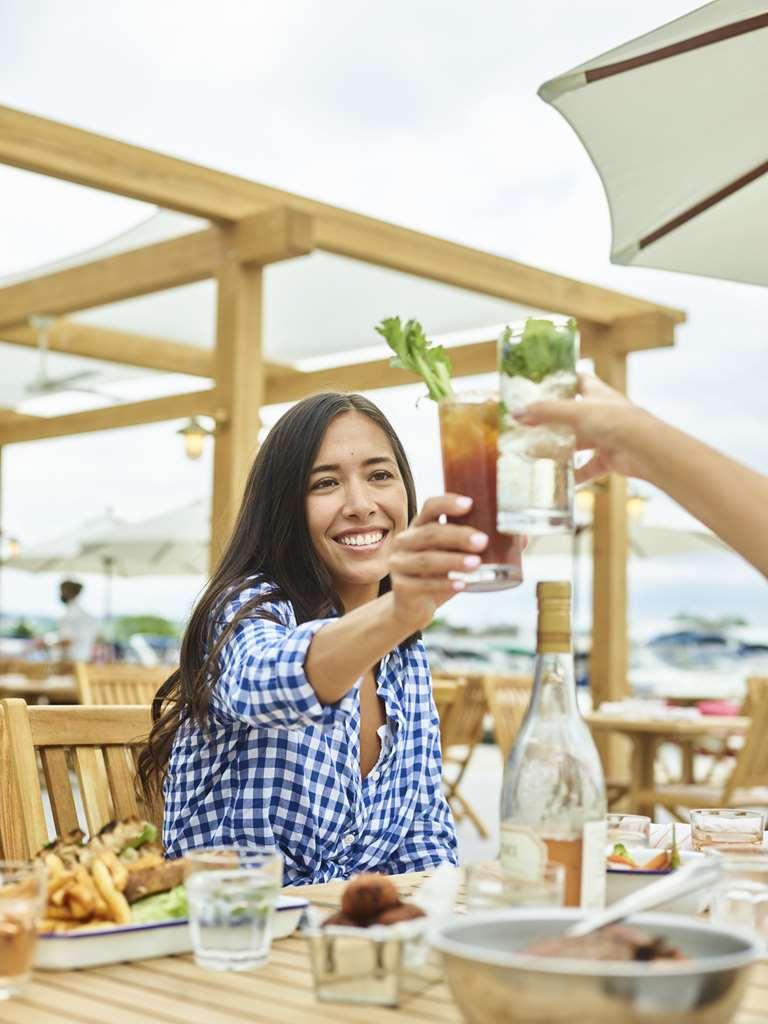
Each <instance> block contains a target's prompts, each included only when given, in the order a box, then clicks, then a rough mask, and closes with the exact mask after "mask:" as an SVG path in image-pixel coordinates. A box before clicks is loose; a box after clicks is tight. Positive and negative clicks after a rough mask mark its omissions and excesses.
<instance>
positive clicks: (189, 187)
mask: <svg viewBox="0 0 768 1024" xmlns="http://www.w3.org/2000/svg"><path fill="white" fill-rule="evenodd" d="M0 162H3V163H6V164H9V165H12V166H14V167H17V168H21V169H23V170H28V171H34V172H37V173H40V174H45V175H49V176H52V177H56V178H60V179H63V180H66V181H70V182H76V183H78V184H80V185H85V186H89V187H91V188H95V189H102V190H104V191H107V192H112V193H115V194H118V195H122V196H127V197H131V198H134V199H139V200H144V201H146V202H149V203H153V204H156V205H157V206H159V207H163V208H166V209H168V210H175V211H180V212H183V213H189V214H194V215H196V216H198V217H203V218H206V219H207V220H208V221H210V226H209V227H207V228H205V229H204V230H200V231H195V232H192V233H190V234H186V235H182V236H180V237H178V238H172V239H170V240H167V241H162V242H159V243H155V244H152V245H147V246H144V247H142V248H138V249H133V250H130V251H124V252H120V253H117V254H116V255H112V256H108V257H105V258H102V259H99V260H97V261H95V262H90V263H89V262H86V263H82V264H80V265H77V266H73V267H70V268H68V269H64V270H59V271H56V272H53V273H47V274H43V275H42V276H38V277H35V278H32V279H28V280H24V281H22V282H20V283H17V284H13V285H10V286H7V287H5V288H0V340H2V341H4V342H10V343H14V344H17V345H26V346H34V345H35V344H36V338H35V334H34V332H33V331H32V329H31V328H30V327H29V326H28V318H29V317H30V316H31V315H33V314H48V315H54V316H56V317H57V318H58V319H57V320H56V321H55V323H54V325H53V328H52V330H51V332H50V338H49V348H50V350H51V351H53V352H60V353H68V354H71V355H78V356H84V357H88V358H92V359H95V360H104V361H109V362H113V363H123V364H129V365H131V366H136V367H143V368H149V369H153V370H157V371H165V372H173V373H185V374H192V375H196V376H199V377H201V378H208V379H211V380H212V381H213V387H212V388H208V389H205V390H196V391H193V392H191V393H188V394H181V395H174V396H168V397H163V398H157V399H152V400H148V401H141V402H135V403H127V404H122V405H117V406H111V407H107V408H100V409H96V410H91V411H87V412H78V413H70V414H67V415H60V416H53V417H45V418H44V417H40V416H29V415H23V414H21V413H18V412H15V411H14V410H12V409H0V448H1V447H2V446H4V445H9V444H17V443H21V442H25V441H35V440H39V439H43V438H53V437H64V436H67V435H73V434H80V433H86V432H89V431H99V430H109V429H113V428H116V427H130V426H136V425H139V424H145V423H152V422H157V421H162V420H170V419H177V418H180V417H188V416H192V415H208V416H213V417H214V418H215V420H216V423H217V429H216V433H215V441H214V444H215V455H214V472H213V511H212V522H213V536H212V538H211V552H212V558H213V559H215V557H216V555H217V553H218V552H219V551H220V550H221V548H222V545H223V544H224V542H225V540H226V538H227V536H228V534H229V531H230V528H231V525H232V522H233V517H234V515H235V512H236V509H237V504H238V498H239V495H240V489H241V487H242V485H243V482H244V478H245V475H246V473H247V470H248V468H249V465H250V462H251V460H252V458H253V454H254V451H255V447H256V444H257V437H258V431H259V426H260V419H259V412H260V408H261V407H262V406H263V405H266V404H273V403H279V402H289V401H294V400H296V399H299V398H302V397H303V396H305V395H308V394H312V393H313V392H316V391H318V390H321V389H324V388H334V389H339V390H352V389H354V390H372V389H376V388H384V387H392V386H395V385H398V384H403V383H405V382H407V381H408V380H409V378H408V376H406V375H404V374H403V371H401V370H392V369H390V367H389V365H388V362H387V360H381V359H376V360H369V361H366V362H360V363H356V364H354V365H343V366H342V365H340V366H336V367H334V368H330V369H324V370H319V371H313V372H301V371H300V370H299V369H297V368H296V367H294V366H291V365H286V364H277V363H274V362H268V361H266V360H265V358H264V356H263V351H262V275H263V270H264V268H265V267H266V266H268V265H270V264H272V263H275V262H278V261H282V260H291V259H294V258H297V257H300V256H304V255H306V254H309V253H312V252H317V251H324V252H326V253H332V254H337V255H340V256H344V257H347V258H350V259H353V260H358V261H363V262H365V263H368V264H374V265H378V266H380V267H386V268H391V269H394V270H397V271H400V272H403V273H406V274H409V275H413V276H415V277H418V278H426V279H429V280H431V281H437V282H442V283H444V284H447V285H451V286H454V287H456V288H460V289H464V290H466V291H468V292H474V293H479V294H481V295H485V296H493V297H496V298H499V299H503V300H507V301H509V302H514V303H519V304H522V305H524V306H526V307H528V308H530V309H532V310H547V311H551V312H554V313H561V314H566V315H570V316H574V317H576V319H577V320H578V322H579V327H580V331H581V339H582V354H583V355H585V356H587V357H591V358H592V359H593V360H594V362H595V366H596V369H597V372H598V373H599V374H600V376H601V377H602V378H603V379H604V380H606V381H607V382H608V383H609V384H611V385H613V386H614V387H616V388H619V389H621V390H622V391H623V390H625V387H626V363H627V356H628V354H629V353H630V352H636V351H640V350H643V349H650V348H657V347H661V346H668V345H672V344H674V329H675V325H676V324H679V323H681V322H682V321H684V319H685V315H684V314H683V313H682V312H680V311H679V310H676V309H670V308H667V307H664V306H658V305H656V304H654V303H652V302H648V301H645V300H643V299H638V298H634V297H631V296H628V295H624V294H621V293H619V292H615V291H611V290H608V289H605V288H600V287H596V286H594V285H591V284H586V283H584V282H580V281H576V280H572V279H570V278H567V277H562V276H560V275H557V274H552V273H549V272H547V271H544V270H540V269H537V268H535V267H531V266H527V265H525V264H522V263H517V262H514V261H512V260H508V259H503V258H501V257H499V256H495V255H492V254H490V253H486V252H481V251H478V250H476V249H471V248H467V247H465V246H462V245H457V244H455V243H452V242H448V241H444V240H442V239H439V238H435V237H431V236H429V235H425V234H421V233H419V232H416V231H411V230H409V229H407V228H403V227H398V226H395V225H393V224H389V223H385V222H383V221H380V220H376V219H373V218H371V217H365V216H361V215H360V214H357V213H352V212H350V211H347V210H343V209H339V208H336V207H333V206H329V205H326V204H324V203H320V202H316V201H314V200H311V199H307V198H304V197H302V196H298V195H293V194H290V193H287V192H282V191H280V190H278V189H275V188H270V187H267V186H264V185H260V184H257V183H256V182H253V181H248V180H246V179H243V178H239V177H235V176H232V175H229V174H225V173H222V172H220V171H215V170H211V169H209V168H206V167H201V166H197V165H195V164H191V163H187V162H185V161H182V160H178V159H175V158H174V157H170V156H166V155H163V154H161V153H156V152H152V151H150V150H146V149H141V148H139V147H137V146H132V145H128V144H126V143H124V142H118V141H115V140H113V139H109V138H105V137H103V136H100V135H96V134H92V133H90V132H87V131H82V130H80V129H77V128H73V127H70V126H67V125H64V124H59V123H56V122H53V121H49V120H46V119H43V118H40V117H36V116H33V115H30V114H27V113H23V112H21V111H18V110H13V109H9V108H7V107H0ZM207 278H211V279H213V280H215V282H216V286H217V289H216V291H217V320H216V341H215V347H214V348H213V350H206V349H203V348H201V347H200V346H199V345H191V344H189V345H187V344H180V343H179V342H177V341H169V340H166V339H164V338H158V337H149V336H145V335H144V334H137V333H129V332H126V331H122V330H112V329H108V328H105V327H97V326H94V325H93V324H85V323H80V322H78V320H77V318H76V317H74V318H73V317H71V316H70V314H76V313H77V312H78V311H81V310H85V309H89V308H91V307H95V306H102V305H104V304H107V303H113V302H117V301H119V300H123V299H129V298H133V297H136V296H142V295H147V294H149V293H152V292H158V291H161V290H163V289H169V288H175V287H178V286H180V285H185V284H189V283H191V282H196V281H201V280H204V279H207ZM451 358H452V360H453V364H454V372H455V374H456V375H457V376H465V375H471V374H479V373H485V372H489V371H492V370H494V369H495V365H496V359H495V339H494V338H490V337H489V338H487V339H486V340H483V341H480V342H475V343H472V344H465V345H459V346H457V347H453V348H451ZM410 379H415V378H410ZM594 526H595V528H594V538H595V540H594V556H593V557H594V637H593V651H592V665H591V677H592V685H593V691H594V696H595V700H596V702H597V703H599V702H600V701H601V700H605V699H608V698H614V697H616V696H617V695H618V694H621V693H623V692H624V690H625V687H626V659H627V644H626V555H627V524H626V485H625V482H624V481H623V480H622V479H621V478H618V477H613V478H611V479H610V481H609V482H608V485H607V486H606V488H605V489H603V490H601V491H600V493H599V494H598V495H597V498H596V503H595V509H594Z"/></svg>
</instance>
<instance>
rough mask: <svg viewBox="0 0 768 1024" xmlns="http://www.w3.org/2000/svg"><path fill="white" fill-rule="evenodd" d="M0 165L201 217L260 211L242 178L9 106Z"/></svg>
mask: <svg viewBox="0 0 768 1024" xmlns="http://www.w3.org/2000/svg"><path fill="white" fill-rule="evenodd" d="M0 162H2V163H6V164H10V165H11V166H12V167H20V168H22V169H23V170H26V171H36V172H37V173H38V174H48V175H51V176H52V177H54V178H61V179H63V180H64V181H73V182H75V183H76V184H78V185H87V186H90V187H91V188H98V189H103V190H104V191H106V192H114V193H116V194H117V195H121V196H130V197H131V198H132V199H141V200H143V201H144V202H147V203H156V204H157V205H158V206H164V207H166V208H167V209H169V210H180V211H182V212H183V213H192V214H195V215H197V216H198V217H212V218H215V219H225V220H239V219H240V218H241V217H245V216H247V215H248V214H249V213H253V212H255V211H256V210H258V209H259V204H258V203H256V202H254V198H253V197H252V193H251V189H250V188H249V186H250V184H251V183H250V182H248V181H246V180H245V179H243V178H237V177H235V176H234V175H231V174H223V173H222V172H221V171H214V170H210V169H208V168H206V167H199V166H197V165H196V164H190V163H187V162H186V161H184V160H178V159H176V158H175V157H171V156H165V155H164V154H162V153H155V152H153V151H152V150H149V149H142V148H140V147H139V146H131V145H129V144H128V143H125V142H118V141H117V140H115V139H110V138H107V137H106V136H103V135H96V134H95V133H93V132H88V131H83V130H82V129H80V128H72V127H71V126H70V125H66V124H59V123H58V122H56V121H49V120H48V119H47V118H44V117H36V116H35V115H34V114H27V113H24V112H23V111H21V110H14V109H12V108H10V107H0Z"/></svg>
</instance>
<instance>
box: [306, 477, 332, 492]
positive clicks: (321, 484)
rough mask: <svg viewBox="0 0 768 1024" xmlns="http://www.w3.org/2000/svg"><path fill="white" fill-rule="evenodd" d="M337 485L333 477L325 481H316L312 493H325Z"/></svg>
mask: <svg viewBox="0 0 768 1024" xmlns="http://www.w3.org/2000/svg"><path fill="white" fill-rule="evenodd" d="M335 483H336V481H335V480H333V479H331V477H326V478H325V479H324V480H316V481H315V482H314V483H313V484H312V486H311V488H310V490H312V491H320V490H323V491H325V490H327V489H328V488H329V487H333V486H334V485H335Z"/></svg>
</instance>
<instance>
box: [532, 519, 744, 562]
mask: <svg viewBox="0 0 768 1024" xmlns="http://www.w3.org/2000/svg"><path fill="white" fill-rule="evenodd" d="M627 533H628V542H629V551H630V554H633V555H637V556H638V557H639V558H663V557H665V556H667V555H694V554H713V553H715V552H719V553H721V554H722V553H723V552H724V551H731V548H729V547H728V545H727V544H724V543H723V542H722V541H721V540H720V538H719V537H716V536H715V535H714V533H710V532H709V531H708V530H694V529H687V528H685V527H683V528H679V527H673V526H660V525H656V526H654V525H651V524H646V523H639V522H637V521H636V520H633V519H629V522H628V524H627ZM577 548H578V552H579V553H580V554H588V553H591V551H592V523H586V524H583V525H579V526H577V528H576V533H575V535H574V537H573V538H572V537H571V535H570V534H568V533H548V534H541V535H540V536H531V537H529V538H528V547H527V548H526V549H525V553H526V555H529V556H530V555H570V554H571V553H573V552H574V551H575V549H577Z"/></svg>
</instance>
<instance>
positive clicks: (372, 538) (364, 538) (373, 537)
mask: <svg viewBox="0 0 768 1024" xmlns="http://www.w3.org/2000/svg"><path fill="white" fill-rule="evenodd" d="M383 539H384V533H383V531H382V530H376V531H375V533H350V534H347V536H346V537H339V538H338V540H339V544H344V545H345V546H346V547H352V548H362V547H365V546H366V545H368V544H378V542H379V541H380V540H383Z"/></svg>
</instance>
